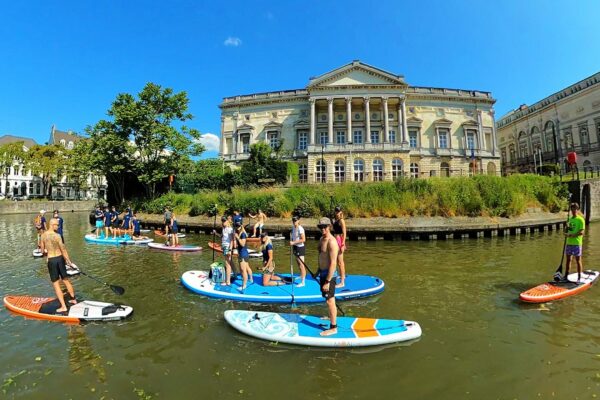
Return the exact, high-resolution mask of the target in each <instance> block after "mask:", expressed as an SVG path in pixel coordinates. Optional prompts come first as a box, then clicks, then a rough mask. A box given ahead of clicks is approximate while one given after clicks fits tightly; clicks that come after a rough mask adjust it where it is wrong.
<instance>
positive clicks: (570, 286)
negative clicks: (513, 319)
mask: <svg viewBox="0 0 600 400" xmlns="http://www.w3.org/2000/svg"><path fill="white" fill-rule="evenodd" d="M599 275H600V272H598V271H592V270H587V271H583V272H582V274H581V280H580V281H577V272H575V273H573V274H569V276H568V277H567V281H566V282H563V281H559V282H547V283H542V284H541V285H538V286H536V287H534V288H531V289H529V290H527V291H525V292H523V293H521V295H520V296H519V298H520V299H521V300H523V301H525V302H528V303H545V302H547V301H552V300H559V299H562V298H565V297H569V296H573V295H575V294H578V293H581V292H583V291H585V290H587V289H589V288H590V287H591V286H592V285H593V284H594V283H596V280H597V279H598V276H599Z"/></svg>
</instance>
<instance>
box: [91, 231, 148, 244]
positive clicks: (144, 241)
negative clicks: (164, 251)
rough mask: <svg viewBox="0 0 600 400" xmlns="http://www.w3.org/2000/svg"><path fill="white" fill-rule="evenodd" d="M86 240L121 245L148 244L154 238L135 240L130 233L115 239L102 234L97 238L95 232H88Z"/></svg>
mask: <svg viewBox="0 0 600 400" xmlns="http://www.w3.org/2000/svg"><path fill="white" fill-rule="evenodd" d="M85 241H86V242H90V243H99V244H114V245H119V244H148V243H151V242H152V241H153V239H141V240H134V239H132V238H131V236H129V235H125V236H123V237H120V238H116V239H113V238H112V237H109V238H105V237H104V236H100V237H98V238H97V237H96V235H95V234H93V233H88V234H87V235H85Z"/></svg>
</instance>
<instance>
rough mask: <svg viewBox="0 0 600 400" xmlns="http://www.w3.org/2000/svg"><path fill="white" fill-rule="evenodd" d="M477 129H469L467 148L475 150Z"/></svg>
mask: <svg viewBox="0 0 600 400" xmlns="http://www.w3.org/2000/svg"><path fill="white" fill-rule="evenodd" d="M475 143H476V141H475V131H472V130H468V131H467V149H469V150H475V147H476V146H475Z"/></svg>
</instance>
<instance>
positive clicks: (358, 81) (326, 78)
mask: <svg viewBox="0 0 600 400" xmlns="http://www.w3.org/2000/svg"><path fill="white" fill-rule="evenodd" d="M381 85H392V86H406V83H405V82H404V77H403V76H401V75H394V74H392V73H389V72H387V71H384V70H381V69H379V68H375V67H372V66H370V65H368V64H364V63H362V62H360V61H353V62H351V63H350V64H347V65H344V66H343V67H340V68H337V69H334V70H333V71H330V72H327V73H326V74H323V75H320V76H318V77H315V78H311V79H310V81H309V83H308V89H316V88H331V87H336V86H341V87H347V86H381Z"/></svg>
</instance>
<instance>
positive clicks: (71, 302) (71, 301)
mask: <svg viewBox="0 0 600 400" xmlns="http://www.w3.org/2000/svg"><path fill="white" fill-rule="evenodd" d="M69 304H77V300H75V299H71V300H69Z"/></svg>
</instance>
